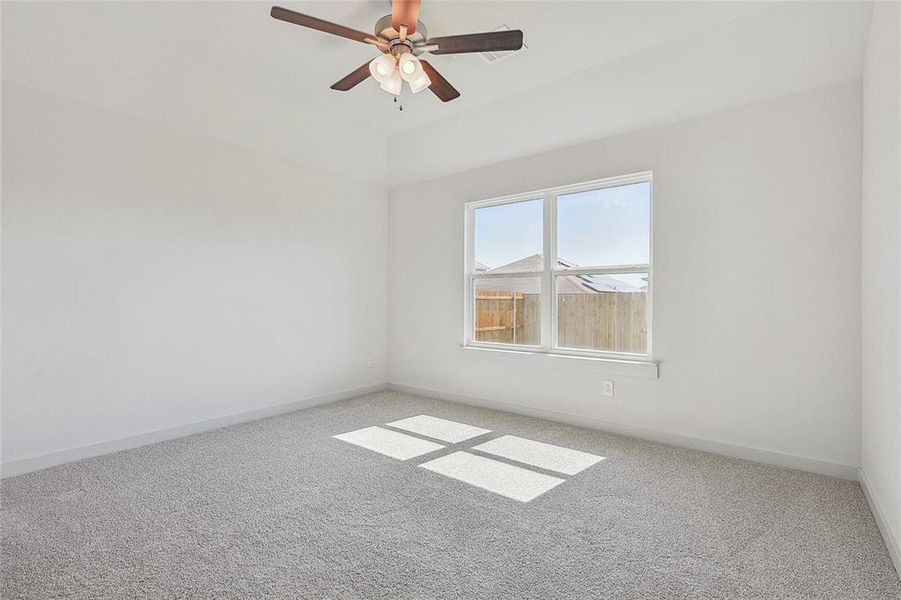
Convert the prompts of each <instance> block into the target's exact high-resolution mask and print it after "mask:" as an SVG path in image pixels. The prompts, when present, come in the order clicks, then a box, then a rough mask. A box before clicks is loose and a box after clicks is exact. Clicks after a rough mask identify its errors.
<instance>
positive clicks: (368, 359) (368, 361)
mask: <svg viewBox="0 0 901 600" xmlns="http://www.w3.org/2000/svg"><path fill="white" fill-rule="evenodd" d="M374 366H375V357H374V356H373V355H371V354H370V355H369V356H367V357H366V368H367V369H371V368H372V367H374Z"/></svg>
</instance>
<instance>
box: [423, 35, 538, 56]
mask: <svg viewBox="0 0 901 600" xmlns="http://www.w3.org/2000/svg"><path fill="white" fill-rule="evenodd" d="M426 44H428V45H429V46H431V45H433V44H437V45H438V49H437V50H431V51H430V52H431V53H432V54H463V53H466V52H499V51H501V50H519V49H520V48H522V31H520V30H518V29H514V30H512V31H489V32H488V33H467V34H464V35H448V36H445V37H436V38H431V39H430V40H429V41H428V42H426Z"/></svg>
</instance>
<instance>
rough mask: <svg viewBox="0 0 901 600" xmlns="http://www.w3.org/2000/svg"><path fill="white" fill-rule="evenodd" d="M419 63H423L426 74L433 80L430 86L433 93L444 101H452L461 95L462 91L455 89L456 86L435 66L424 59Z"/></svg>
mask: <svg viewBox="0 0 901 600" xmlns="http://www.w3.org/2000/svg"><path fill="white" fill-rule="evenodd" d="M419 64H421V65H422V70H423V71H425V74H426V75H428V76H429V79H431V80H432V85H430V86H429V89H430V90H432V93H433V94H435V95H436V96H438V98H439V99H440V100H441V101H442V102H450V101H451V100H453V99H454V98H459V97H460V92H458V91H457V90H456V89H454V86H452V85H451V84H450V82H448V80H447V79H445V78H444V77H442V76H441V73H439V72H438V71H436V70H435V67H433V66H432V65H430V64H429V63H428V62H426V61H424V60H422V59H419Z"/></svg>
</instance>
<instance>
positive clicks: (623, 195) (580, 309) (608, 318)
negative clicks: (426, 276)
mask: <svg viewBox="0 0 901 600" xmlns="http://www.w3.org/2000/svg"><path fill="white" fill-rule="evenodd" d="M651 188H652V185H651V174H650V173H639V174H636V175H628V176H624V177H615V178H611V179H604V180H601V181H593V182H589V183H584V184H579V185H573V186H566V187H561V188H554V189H550V190H544V191H541V192H535V193H530V194H521V195H518V196H512V197H508V198H499V199H494V200H485V201H481V202H471V203H469V204H467V205H466V240H467V243H466V248H467V256H466V290H467V295H466V338H465V340H466V344H467V345H472V346H487V347H497V348H505V347H506V348H511V349H514V348H515V349H520V350H523V349H524V350H532V351H536V352H553V353H562V354H591V355H599V356H604V355H611V356H615V357H623V355H632V356H635V357H639V358H640V357H649V356H650V355H651V331H650V325H651V301H650V298H651V272H652V269H651Z"/></svg>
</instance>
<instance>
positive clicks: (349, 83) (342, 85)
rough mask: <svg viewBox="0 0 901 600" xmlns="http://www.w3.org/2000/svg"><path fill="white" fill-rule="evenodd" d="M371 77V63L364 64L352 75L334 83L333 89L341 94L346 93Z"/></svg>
mask: <svg viewBox="0 0 901 600" xmlns="http://www.w3.org/2000/svg"><path fill="white" fill-rule="evenodd" d="M370 75H371V73H370V72H369V63H368V62H366V63H363V64H362V65H360V68H358V69H357V70H355V71H353V72H352V73H349V74H348V75H346V76H345V77H344V78H342V79H341V80H340V81H336V82H335V83H333V84H332V89H333V90H338V91H339V92H346V91H347V90H349V89H350V88H352V87H354V86H355V85H357V84H358V83H360V82H361V81H363V80H365V79H366V78H367V77H369V76H370Z"/></svg>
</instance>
